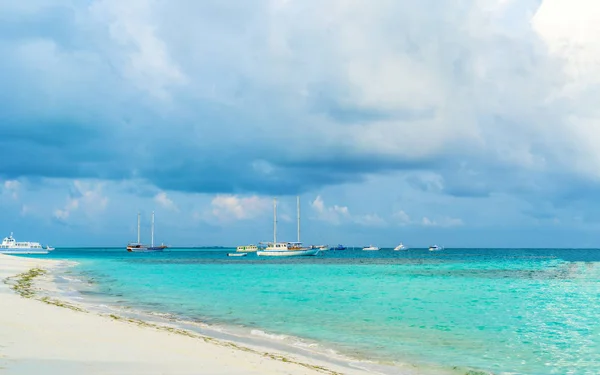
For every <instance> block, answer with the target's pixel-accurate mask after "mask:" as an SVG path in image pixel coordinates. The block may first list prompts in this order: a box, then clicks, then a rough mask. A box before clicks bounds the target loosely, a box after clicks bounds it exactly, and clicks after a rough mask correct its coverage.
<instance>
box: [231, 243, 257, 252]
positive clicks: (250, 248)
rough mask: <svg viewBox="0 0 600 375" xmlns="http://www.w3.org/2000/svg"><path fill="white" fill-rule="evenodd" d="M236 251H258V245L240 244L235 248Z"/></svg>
mask: <svg viewBox="0 0 600 375" xmlns="http://www.w3.org/2000/svg"><path fill="white" fill-rule="evenodd" d="M235 251H236V252H238V253H254V252H257V251H258V246H256V245H245V246H238V247H236V248H235Z"/></svg>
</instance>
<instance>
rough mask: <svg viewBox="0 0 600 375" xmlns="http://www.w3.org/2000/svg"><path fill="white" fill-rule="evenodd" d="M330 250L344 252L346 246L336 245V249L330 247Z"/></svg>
mask: <svg viewBox="0 0 600 375" xmlns="http://www.w3.org/2000/svg"><path fill="white" fill-rule="evenodd" d="M331 250H346V246H344V245H342V244H340V245H337V246H336V247H332V248H331Z"/></svg>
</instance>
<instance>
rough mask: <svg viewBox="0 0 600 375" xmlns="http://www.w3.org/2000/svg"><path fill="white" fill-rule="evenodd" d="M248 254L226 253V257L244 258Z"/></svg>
mask: <svg viewBox="0 0 600 375" xmlns="http://www.w3.org/2000/svg"><path fill="white" fill-rule="evenodd" d="M246 255H248V253H227V256H228V257H245V256H246Z"/></svg>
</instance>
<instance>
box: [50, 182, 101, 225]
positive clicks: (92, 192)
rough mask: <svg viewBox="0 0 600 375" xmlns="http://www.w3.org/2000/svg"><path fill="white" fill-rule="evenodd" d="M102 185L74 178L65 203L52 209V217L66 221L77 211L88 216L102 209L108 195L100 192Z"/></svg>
mask: <svg viewBox="0 0 600 375" xmlns="http://www.w3.org/2000/svg"><path fill="white" fill-rule="evenodd" d="M102 187H103V185H102V183H97V182H86V181H80V180H75V181H74V182H73V185H72V190H71V192H70V194H69V196H68V198H67V203H66V204H65V205H64V207H62V208H57V209H55V210H54V217H55V218H56V219H58V220H61V221H67V220H68V219H70V218H71V217H72V215H73V213H75V212H77V211H82V212H83V213H84V214H85V215H88V216H90V215H93V214H97V213H99V212H102V211H104V210H105V209H106V206H107V205H108V197H106V196H104V195H103V194H102Z"/></svg>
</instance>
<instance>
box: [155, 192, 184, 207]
mask: <svg viewBox="0 0 600 375" xmlns="http://www.w3.org/2000/svg"><path fill="white" fill-rule="evenodd" d="M154 201H155V202H156V203H158V204H159V205H161V206H162V207H164V208H166V209H168V210H173V211H179V208H178V207H177V205H176V204H175V203H174V202H173V200H172V199H171V198H169V197H168V196H167V193H165V192H164V191H161V192H160V193H158V194H156V195H155V196H154Z"/></svg>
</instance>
